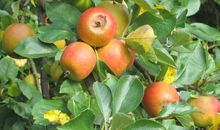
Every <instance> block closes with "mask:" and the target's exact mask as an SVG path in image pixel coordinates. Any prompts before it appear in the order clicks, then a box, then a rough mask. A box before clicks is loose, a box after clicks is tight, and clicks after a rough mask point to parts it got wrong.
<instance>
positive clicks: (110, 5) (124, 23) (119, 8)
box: [98, 1, 131, 37]
mask: <svg viewBox="0 0 220 130" xmlns="http://www.w3.org/2000/svg"><path fill="white" fill-rule="evenodd" d="M98 7H101V8H103V9H105V10H107V11H109V12H110V13H111V14H112V15H113V16H114V17H115V19H116V23H117V32H116V37H122V36H123V35H124V33H125V32H126V31H127V28H128V25H129V24H130V21H131V18H130V14H129V11H128V8H127V7H126V6H125V5H123V4H121V3H114V2H113V1H102V2H100V3H99V4H98Z"/></svg>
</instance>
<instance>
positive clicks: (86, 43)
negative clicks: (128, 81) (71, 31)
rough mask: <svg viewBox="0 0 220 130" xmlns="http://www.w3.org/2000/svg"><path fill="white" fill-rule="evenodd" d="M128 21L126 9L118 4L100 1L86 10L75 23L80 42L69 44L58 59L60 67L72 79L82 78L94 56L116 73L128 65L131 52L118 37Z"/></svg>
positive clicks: (121, 34) (91, 67)
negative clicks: (68, 73)
mask: <svg viewBox="0 0 220 130" xmlns="http://www.w3.org/2000/svg"><path fill="white" fill-rule="evenodd" d="M118 14H121V15H118ZM129 22H130V16H129V12H128V9H127V8H126V7H125V6H124V5H122V4H119V3H117V4H115V3H113V2H111V1H103V2H101V3H100V4H99V5H98V6H97V7H91V8H88V9H86V10H85V11H84V12H83V13H82V14H81V15H80V17H79V20H78V23H77V33H78V35H79V37H80V39H81V41H77V42H74V43H71V44H69V45H68V46H67V47H66V48H65V50H64V52H63V54H62V56H61V59H60V65H61V66H62V68H63V69H64V70H66V71H68V72H70V78H71V79H72V80H75V81H80V80H83V79H85V78H86V77H87V76H88V75H89V74H90V73H91V72H92V71H93V69H94V67H95V65H96V62H97V60H98V59H99V60H101V61H103V62H104V63H105V64H106V65H107V66H108V67H109V69H110V70H111V71H112V72H113V73H114V74H115V75H116V76H120V75H121V74H122V73H123V72H124V71H125V70H126V68H127V67H129V66H131V65H132V64H133V63H132V62H133V61H134V52H133V51H132V50H129V48H128V47H127V46H126V44H125V43H124V42H123V41H122V40H120V39H119V38H120V37H122V36H123V34H124V32H125V31H126V29H127V26H128V24H129ZM131 57H132V58H133V59H132V58H131Z"/></svg>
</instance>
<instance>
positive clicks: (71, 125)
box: [57, 110, 94, 130]
mask: <svg viewBox="0 0 220 130" xmlns="http://www.w3.org/2000/svg"><path fill="white" fill-rule="evenodd" d="M93 121H94V115H93V113H92V112H91V111H90V110H86V111H84V112H83V113H81V114H80V115H79V116H78V117H76V118H75V119H73V120H71V121H69V122H68V123H66V124H65V125H63V126H59V127H57V129H58V130H93Z"/></svg>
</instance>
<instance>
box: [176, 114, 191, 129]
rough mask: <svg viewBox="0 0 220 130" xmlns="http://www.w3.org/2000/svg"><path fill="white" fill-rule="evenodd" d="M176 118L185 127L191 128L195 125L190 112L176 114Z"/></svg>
mask: <svg viewBox="0 0 220 130" xmlns="http://www.w3.org/2000/svg"><path fill="white" fill-rule="evenodd" d="M176 119H177V120H178V121H179V122H180V123H181V124H182V125H183V126H184V127H185V128H191V127H193V126H194V121H193V119H192V117H191V116H190V115H189V114H186V115H179V116H176Z"/></svg>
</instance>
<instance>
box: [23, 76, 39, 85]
mask: <svg viewBox="0 0 220 130" xmlns="http://www.w3.org/2000/svg"><path fill="white" fill-rule="evenodd" d="M24 81H25V82H26V83H28V84H31V85H35V84H36V83H35V79H34V75H33V74H28V75H27V76H26V77H25V78H24Z"/></svg>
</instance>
